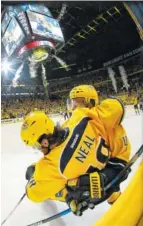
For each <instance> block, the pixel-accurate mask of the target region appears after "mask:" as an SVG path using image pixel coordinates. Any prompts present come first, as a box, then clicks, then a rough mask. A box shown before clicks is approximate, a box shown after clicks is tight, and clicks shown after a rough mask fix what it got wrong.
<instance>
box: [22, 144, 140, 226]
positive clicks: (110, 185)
mask: <svg viewBox="0 0 143 226" xmlns="http://www.w3.org/2000/svg"><path fill="white" fill-rule="evenodd" d="M142 153H143V145H142V146H141V147H140V148H139V150H138V151H137V152H136V154H135V155H134V156H133V157H132V158H131V160H130V161H129V162H128V163H127V165H126V166H125V168H124V169H123V170H122V171H121V172H120V173H119V174H118V175H117V176H116V177H115V178H114V179H113V180H112V181H111V182H110V183H109V184H108V185H107V186H106V187H105V191H107V190H108V189H109V188H110V187H112V186H113V185H114V184H115V183H116V182H118V181H119V180H120V179H121V178H122V176H123V175H124V174H125V172H126V171H127V170H128V169H129V168H130V167H131V166H132V165H133V164H134V162H135V161H136V160H137V159H138V158H139V157H140V155H141V154H142ZM70 212H71V209H70V208H69V209H66V210H64V211H62V212H60V213H58V214H56V215H54V216H51V217H49V218H46V219H44V220H41V221H37V222H35V223H33V224H28V225H26V226H38V225H42V224H44V223H46V222H49V221H52V220H55V219H56V218H58V217H61V216H64V215H66V214H68V213H70Z"/></svg>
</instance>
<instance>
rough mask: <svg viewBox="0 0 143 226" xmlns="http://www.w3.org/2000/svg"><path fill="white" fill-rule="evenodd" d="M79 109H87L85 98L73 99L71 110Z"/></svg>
mask: <svg viewBox="0 0 143 226" xmlns="http://www.w3.org/2000/svg"><path fill="white" fill-rule="evenodd" d="M77 107H86V106H85V99H84V98H83V97H78V98H74V99H71V110H72V111H73V110H75V109H76V108H77Z"/></svg>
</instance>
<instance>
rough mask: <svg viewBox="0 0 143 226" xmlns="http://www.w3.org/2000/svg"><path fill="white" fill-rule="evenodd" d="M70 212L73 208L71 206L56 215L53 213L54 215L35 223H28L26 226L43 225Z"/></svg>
mask: <svg viewBox="0 0 143 226" xmlns="http://www.w3.org/2000/svg"><path fill="white" fill-rule="evenodd" d="M70 212H71V209H70V208H69V209H66V210H64V211H62V212H60V213H58V214H56V215H53V216H51V217H48V218H46V219H44V220H41V221H37V222H35V223H33V224H28V225H26V226H39V225H43V224H45V223H47V222H49V221H52V220H55V219H57V218H59V217H62V216H64V215H66V214H68V213H70Z"/></svg>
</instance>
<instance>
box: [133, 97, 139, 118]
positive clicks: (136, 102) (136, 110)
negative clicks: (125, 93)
mask: <svg viewBox="0 0 143 226" xmlns="http://www.w3.org/2000/svg"><path fill="white" fill-rule="evenodd" d="M138 104H139V98H138V97H136V98H135V100H134V110H135V113H136V114H140V111H139V107H138Z"/></svg>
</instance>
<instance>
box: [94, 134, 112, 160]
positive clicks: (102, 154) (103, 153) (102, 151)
mask: <svg viewBox="0 0 143 226" xmlns="http://www.w3.org/2000/svg"><path fill="white" fill-rule="evenodd" d="M108 157H109V147H108V146H107V145H106V144H105V140H104V139H103V138H101V137H100V138H99V142H98V145H97V148H96V158H97V160H98V161H99V162H100V163H103V164H104V163H106V162H107V161H108Z"/></svg>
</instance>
